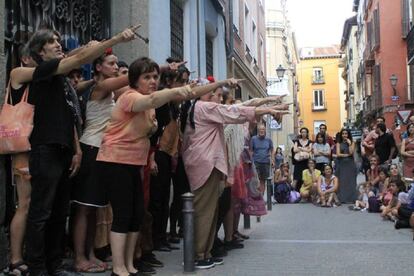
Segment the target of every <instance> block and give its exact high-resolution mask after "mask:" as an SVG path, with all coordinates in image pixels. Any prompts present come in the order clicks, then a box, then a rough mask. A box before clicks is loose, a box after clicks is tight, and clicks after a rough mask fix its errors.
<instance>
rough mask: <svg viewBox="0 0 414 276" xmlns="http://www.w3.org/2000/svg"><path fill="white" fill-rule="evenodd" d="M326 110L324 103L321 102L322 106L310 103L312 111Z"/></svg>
mask: <svg viewBox="0 0 414 276" xmlns="http://www.w3.org/2000/svg"><path fill="white" fill-rule="evenodd" d="M327 109H328V106H327V104H326V102H323V105H321V104H320V103H318V104H317V105H316V104H315V103H312V111H325V110H327Z"/></svg>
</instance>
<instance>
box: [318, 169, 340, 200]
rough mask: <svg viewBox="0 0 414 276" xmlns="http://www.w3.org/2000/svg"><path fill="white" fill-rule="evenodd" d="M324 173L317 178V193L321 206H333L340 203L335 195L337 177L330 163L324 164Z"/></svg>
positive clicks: (337, 185)
mask: <svg viewBox="0 0 414 276" xmlns="http://www.w3.org/2000/svg"><path fill="white" fill-rule="evenodd" d="M323 172H324V174H323V175H321V176H320V177H319V180H318V194H319V199H320V203H321V207H333V206H339V205H341V202H340V201H339V199H338V196H337V195H336V193H337V191H338V188H339V184H338V178H337V177H336V176H335V175H334V174H333V169H332V166H331V165H326V166H325V168H324V171H323Z"/></svg>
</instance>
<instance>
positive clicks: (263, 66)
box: [260, 36, 265, 72]
mask: <svg viewBox="0 0 414 276" xmlns="http://www.w3.org/2000/svg"><path fill="white" fill-rule="evenodd" d="M264 55H265V52H264V41H263V37H262V36H260V67H261V68H262V71H263V72H264V68H265V58H264Z"/></svg>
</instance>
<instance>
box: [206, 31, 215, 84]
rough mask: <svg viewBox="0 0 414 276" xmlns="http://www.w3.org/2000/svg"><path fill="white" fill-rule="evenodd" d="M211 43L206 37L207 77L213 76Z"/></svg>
mask: <svg viewBox="0 0 414 276" xmlns="http://www.w3.org/2000/svg"><path fill="white" fill-rule="evenodd" d="M213 60H214V59H213V41H212V39H211V38H210V37H209V36H208V35H206V73H207V76H213V75H214V67H213V64H214V61H213Z"/></svg>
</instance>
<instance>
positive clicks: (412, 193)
mask: <svg viewBox="0 0 414 276" xmlns="http://www.w3.org/2000/svg"><path fill="white" fill-rule="evenodd" d="M402 195H404V193H400V194H399V195H398V197H399V201H400V202H401V206H400V207H399V208H398V210H397V211H396V212H395V211H394V215H396V216H397V218H398V219H397V220H396V221H395V229H400V228H410V221H409V220H410V217H411V215H412V213H413V212H414V186H413V185H411V187H410V190H409V191H408V193H407V195H406V201H405V202H403V200H402V199H401V197H402Z"/></svg>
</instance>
